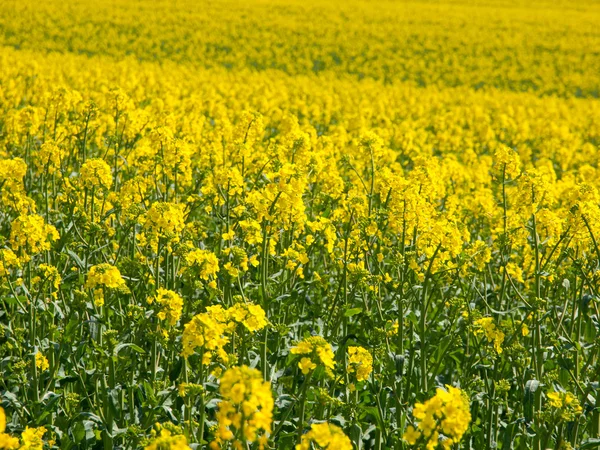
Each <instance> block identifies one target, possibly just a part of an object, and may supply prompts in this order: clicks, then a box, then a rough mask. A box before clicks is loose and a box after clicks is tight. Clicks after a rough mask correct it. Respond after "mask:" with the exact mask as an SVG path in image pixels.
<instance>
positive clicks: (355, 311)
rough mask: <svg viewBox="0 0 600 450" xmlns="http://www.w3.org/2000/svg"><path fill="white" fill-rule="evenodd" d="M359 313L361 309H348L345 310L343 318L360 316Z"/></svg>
mask: <svg viewBox="0 0 600 450" xmlns="http://www.w3.org/2000/svg"><path fill="white" fill-rule="evenodd" d="M361 312H362V308H350V309H347V310H346V312H345V313H344V316H346V317H352V316H356V315H357V314H360V313H361Z"/></svg>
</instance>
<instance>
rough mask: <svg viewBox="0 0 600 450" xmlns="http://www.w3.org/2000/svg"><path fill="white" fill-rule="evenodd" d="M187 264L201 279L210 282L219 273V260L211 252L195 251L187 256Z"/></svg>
mask: <svg viewBox="0 0 600 450" xmlns="http://www.w3.org/2000/svg"><path fill="white" fill-rule="evenodd" d="M185 262H186V264H187V265H188V267H189V269H188V270H190V271H192V270H193V272H194V273H197V274H198V275H199V276H200V278H201V279H203V280H205V281H208V280H209V279H210V278H211V277H214V276H215V275H216V274H217V273H219V259H218V258H217V255H215V254H214V253H213V252H211V251H209V250H202V249H195V250H192V251H191V252H189V253H187V254H186V255H185Z"/></svg>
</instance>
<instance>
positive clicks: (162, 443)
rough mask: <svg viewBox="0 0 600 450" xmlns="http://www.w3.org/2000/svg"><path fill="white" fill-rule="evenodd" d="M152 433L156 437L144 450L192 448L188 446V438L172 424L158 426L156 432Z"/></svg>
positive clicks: (181, 449) (183, 449)
mask: <svg viewBox="0 0 600 450" xmlns="http://www.w3.org/2000/svg"><path fill="white" fill-rule="evenodd" d="M157 431H158V433H157ZM152 433H153V435H154V437H153V439H151V440H150V442H149V443H148V444H147V445H146V446H145V447H144V450H189V449H190V448H191V447H190V446H189V445H188V444H187V439H186V437H185V436H184V435H182V434H181V430H178V429H177V427H175V426H173V425H171V424H166V425H160V424H156V430H152Z"/></svg>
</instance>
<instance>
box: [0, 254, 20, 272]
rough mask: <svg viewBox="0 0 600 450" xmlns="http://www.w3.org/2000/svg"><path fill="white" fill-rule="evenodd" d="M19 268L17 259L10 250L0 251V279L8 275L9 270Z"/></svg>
mask: <svg viewBox="0 0 600 450" xmlns="http://www.w3.org/2000/svg"><path fill="white" fill-rule="evenodd" d="M19 266H20V263H19V258H18V257H17V255H15V253H14V252H13V251H12V250H11V249H9V248H7V249H2V250H0V277H4V276H6V275H8V271H9V270H10V269H11V268H16V267H19Z"/></svg>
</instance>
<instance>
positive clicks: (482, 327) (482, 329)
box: [475, 317, 504, 354]
mask: <svg viewBox="0 0 600 450" xmlns="http://www.w3.org/2000/svg"><path fill="white" fill-rule="evenodd" d="M475 326H476V327H477V329H476V331H475V332H476V333H485V336H486V338H487V340H488V341H490V342H492V343H493V344H494V349H495V350H496V352H497V353H498V354H500V353H502V343H503V342H504V333H503V332H502V331H500V330H499V329H498V328H496V325H494V319H492V318H491V317H484V318H482V319H479V320H476V321H475Z"/></svg>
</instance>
